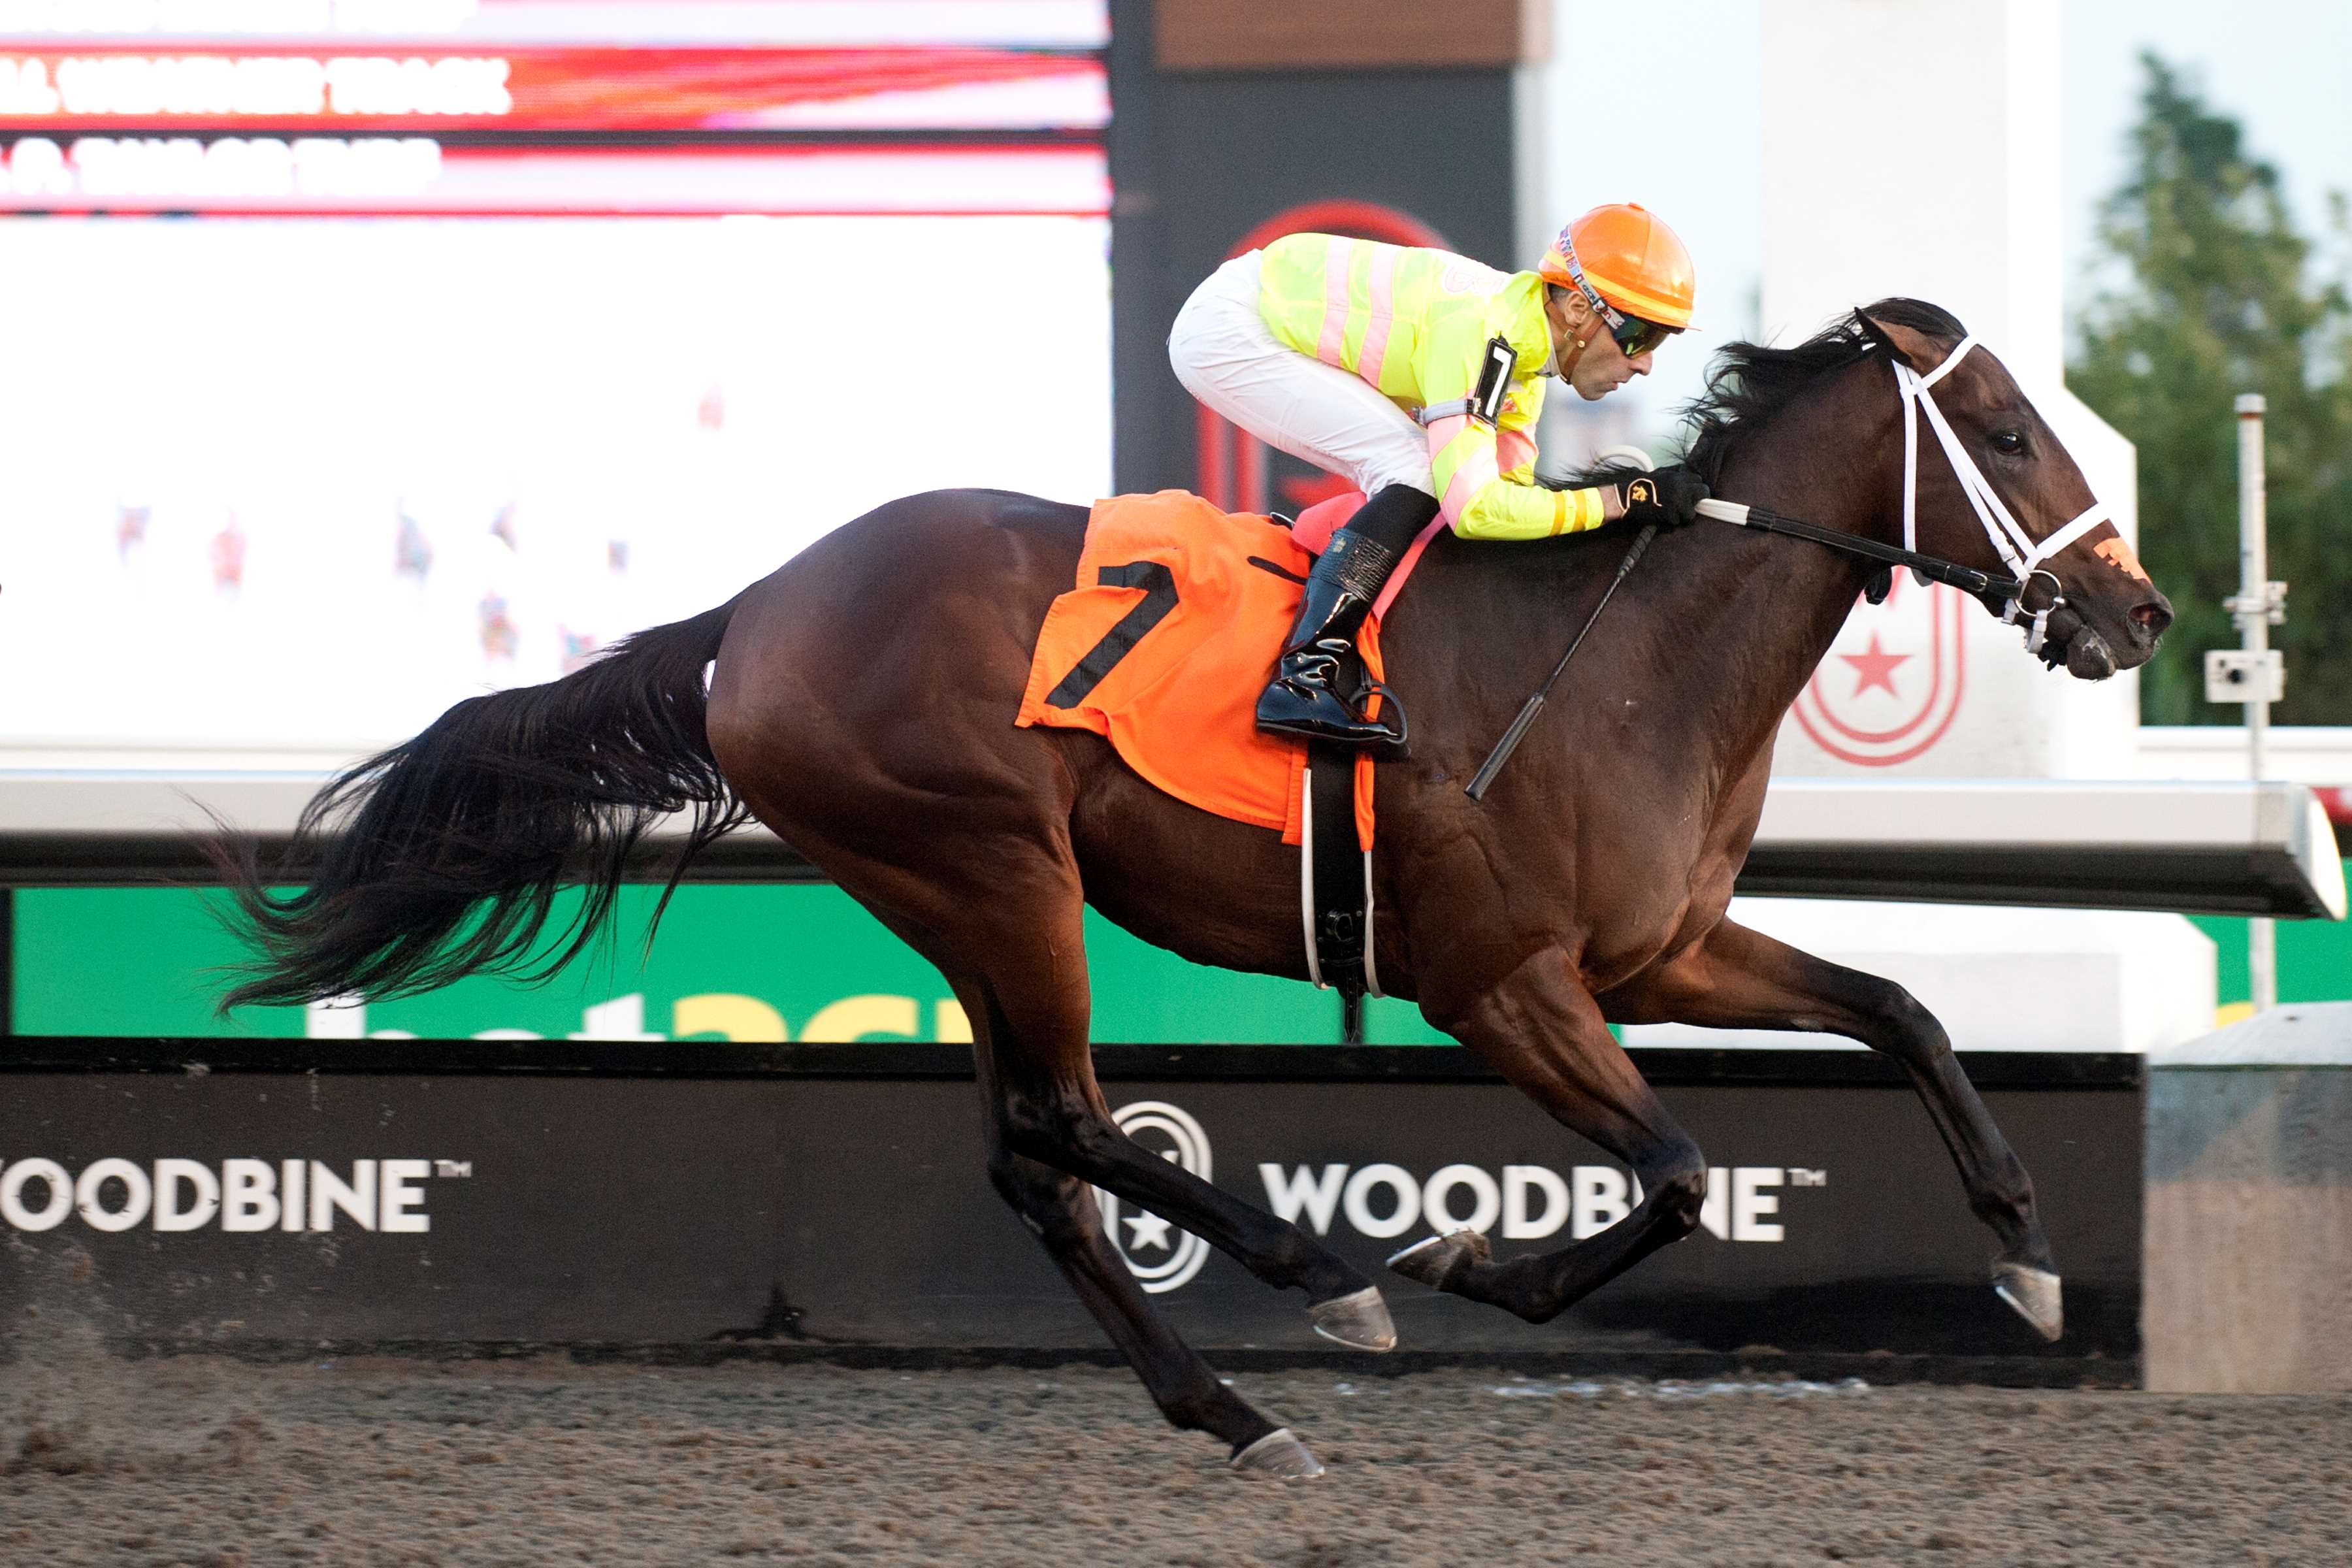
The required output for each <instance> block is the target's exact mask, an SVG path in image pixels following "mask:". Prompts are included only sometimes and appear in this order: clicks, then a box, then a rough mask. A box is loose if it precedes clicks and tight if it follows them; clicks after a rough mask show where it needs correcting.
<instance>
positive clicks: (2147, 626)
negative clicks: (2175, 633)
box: [2131, 599, 2172, 637]
mask: <svg viewBox="0 0 2352 1568" xmlns="http://www.w3.org/2000/svg"><path fill="white" fill-rule="evenodd" d="M2131 622H2132V625H2133V626H2137V627H2138V628H2139V629H2140V631H2141V632H2143V633H2144V634H2146V635H2147V636H2148V637H2162V636H2163V635H2164V628H2165V627H2167V626H2170V625H2171V624H2172V606H2171V605H2168V604H2166V603H2165V602H2164V601H2163V600H2161V599H2150V600H2148V601H2147V603H2146V604H2144V605H2133V606H2132V611H2131Z"/></svg>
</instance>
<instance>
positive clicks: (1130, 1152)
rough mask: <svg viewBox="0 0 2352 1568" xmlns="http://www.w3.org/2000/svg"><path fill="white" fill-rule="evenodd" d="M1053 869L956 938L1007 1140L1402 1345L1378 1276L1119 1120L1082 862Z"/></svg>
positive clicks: (1343, 1338)
mask: <svg viewBox="0 0 2352 1568" xmlns="http://www.w3.org/2000/svg"><path fill="white" fill-rule="evenodd" d="M1043 875H1044V876H1045V878H1046V879H1050V880H1059V879H1060V878H1061V877H1062V876H1064V875H1066V878H1067V886H1066V888H1063V889H1058V890H1055V889H1051V888H1050V886H1040V885H1039V881H1040V879H1038V878H1029V879H1024V884H1023V885H1024V889H1025V891H1024V896H1023V897H1021V898H1018V899H1013V900H1007V902H1008V903H1009V904H1010V905H1012V906H1013V907H1016V908H1019V909H1020V910H1022V912H1023V919H1022V920H1021V921H1019V922H1018V925H1017V927H1016V926H1013V925H1010V924H1008V925H1005V926H1003V927H1001V928H1000V929H999V930H997V931H994V932H993V933H992V939H991V940H989V941H987V942H977V943H974V942H960V943H958V944H957V948H958V951H959V952H960V953H961V954H964V955H978V956H977V962H976V965H975V966H976V967H977V968H978V970H979V971H980V973H979V977H978V979H977V980H976V981H973V982H971V985H972V988H973V990H974V992H975V994H976V998H977V999H978V1000H979V1001H980V1003H981V1008H980V1010H979V1011H978V1012H977V1013H975V1015H974V1016H973V1019H972V1023H973V1029H974V1034H975V1037H977V1036H978V1033H979V1031H980V1029H981V1028H982V1027H983V1026H984V1027H985V1028H986V1030H987V1033H988V1037H989V1039H990V1040H991V1041H992V1047H991V1050H990V1058H991V1071H992V1077H993V1080H994V1089H995V1093H994V1099H995V1101H996V1112H995V1113H996V1114H997V1115H998V1116H999V1117H1000V1118H1001V1137H1002V1139H1003V1144H1004V1147H1005V1148H1006V1149H1008V1150H1009V1151H1010V1152H1013V1153H1015V1154H1019V1155H1023V1156H1025V1157H1026V1158H1028V1159H1031V1160H1034V1161H1036V1162H1037V1163H1040V1164H1044V1165H1050V1166H1052V1167H1053V1168H1054V1169H1055V1170H1058V1171H1062V1172H1066V1173H1068V1174H1070V1175H1073V1176H1077V1177H1080V1178H1082V1179H1083V1180H1085V1181H1087V1182H1091V1183H1093V1184H1095V1185H1097V1186H1098V1187H1102V1188H1105V1189H1107V1190H1108V1191H1109V1192H1111V1193H1114V1194H1118V1196H1119V1197H1122V1198H1125V1199H1127V1200H1128V1201H1129V1202H1130V1203H1133V1204H1136V1205H1139V1206H1141V1207H1143V1208H1147V1209H1149V1210H1150V1211H1151V1212H1152V1213H1153V1214H1156V1215H1160V1217H1161V1218H1163V1219H1167V1220H1171V1221H1173V1222H1174V1223H1175V1224H1177V1225H1179V1226H1182V1227H1183V1228H1184V1229H1185V1230H1188V1231H1190V1232H1192V1234H1193V1235H1194V1236H1197V1237H1200V1238H1201V1239H1202V1241H1205V1242H1207V1243H1208V1244H1209V1245H1210V1246H1212V1247H1216V1248H1217V1249H1218V1250H1219V1251H1221V1252H1223V1253H1225V1254H1227V1255H1228V1256H1230V1257H1231V1258H1234V1260H1235V1261H1237V1262H1239V1263H1240V1264H1241V1265H1242V1267H1244V1268H1247V1269H1248V1270H1249V1271H1250V1272H1251V1273H1253V1274H1255V1275H1256V1276H1257V1277H1258V1278H1259V1279H1263V1280H1264V1281H1265V1282H1266V1283H1267V1284H1269V1285H1272V1286H1274V1287H1275V1288H1276V1289H1290V1288H1293V1287H1296V1288H1297V1289H1303V1290H1305V1291H1306V1292H1307V1315H1308V1317H1309V1319H1310V1320H1311V1321H1312V1322H1313V1324H1314V1326H1315V1328H1316V1329H1317V1331H1319V1332H1321V1333H1323V1334H1324V1335H1325V1336H1326V1337H1327V1338H1330V1339H1334V1340H1337V1341H1339V1342H1340V1343H1342V1344H1347V1345H1350V1346H1353V1347H1354V1348H1356V1349H1359V1350H1371V1351H1385V1350H1390V1349H1392V1348H1394V1346H1395V1344H1396V1329H1395V1326H1394V1325H1393V1324H1392V1323H1391V1321H1390V1320H1389V1313H1388V1308H1387V1307H1386V1305H1385V1304H1384V1303H1383V1302H1382V1301H1381V1295H1380V1292H1379V1290H1378V1289H1375V1288H1374V1287H1373V1285H1372V1284H1371V1282H1370V1280H1368V1279H1365V1278H1364V1277H1363V1276H1362V1275H1361V1274H1360V1273H1358V1272H1357V1271H1356V1270H1355V1269H1354V1268H1351V1267H1350V1266H1349V1265H1348V1264H1346V1263H1343V1262H1341V1261H1340V1260H1339V1258H1337V1257H1335V1256H1333V1255H1332V1254H1331V1253H1330V1252H1329V1251H1328V1249H1326V1248H1325V1247H1323V1246H1322V1245H1321V1244H1320V1243H1319V1242H1318V1241H1316V1240H1315V1239H1314V1238H1313V1237H1310V1236H1308V1235H1307V1233H1306V1232H1305V1231H1303V1230H1301V1229H1299V1227H1298V1226H1296V1225H1293V1224H1292V1223H1290V1222H1289V1221H1288V1220H1282V1219H1276V1218H1275V1217H1274V1215H1270V1214H1267V1213H1266V1212H1265V1210H1263V1209H1260V1208H1256V1207H1254V1206H1253V1205H1249V1204H1247V1203H1244V1202H1243V1201H1242V1200H1241V1199H1240V1198H1237V1197H1235V1196H1234V1195H1233V1194H1230V1193H1227V1192H1224V1191H1222V1190H1221V1189H1219V1188H1217V1187H1214V1186H1212V1185H1211V1184H1208V1183H1207V1182H1205V1181H1202V1179H1201V1178H1200V1177H1198V1176H1196V1175H1194V1174H1192V1173H1191V1172H1190V1171H1186V1170H1184V1169H1182V1168H1181V1167H1180V1166H1178V1165H1175V1164H1172V1163H1170V1162H1168V1161H1166V1160H1162V1159H1160V1158H1159V1157H1158V1156H1156V1155H1154V1154H1153V1153H1151V1152H1150V1151H1149V1150H1147V1149H1145V1148H1144V1147H1143V1146H1142V1145H1141V1144H1139V1143H1138V1142H1135V1141H1134V1140H1133V1139H1131V1138H1129V1137H1128V1135H1127V1134H1126V1133H1124V1132H1122V1131H1119V1129H1118V1123H1117V1122H1116V1121H1113V1120H1112V1119H1111V1112H1110V1107H1109V1106H1108V1104H1106V1103H1105V1102H1104V1100H1103V1097H1102V1090H1101V1089H1100V1088H1099V1087H1098V1086H1097V1084H1096V1082H1095V1074H1094V1060H1093V1056H1092V1051H1091V1047H1090V1045H1089V1042H1088V1039H1087V1023H1088V1010H1089V998H1088V994H1087V973H1086V948H1085V942H1084V927H1083V923H1082V916H1083V913H1084V906H1083V905H1082V904H1081V903H1080V901H1079V899H1078V895H1077V889H1076V873H1075V871H1074V870H1067V871H1065V869H1064V868H1047V870H1046V872H1045V873H1044V874H1043ZM934 962H939V961H938V960H937V959H935V960H934ZM942 967H943V968H947V969H949V970H950V973H953V972H954V971H953V968H952V966H951V965H949V964H942ZM966 1010H967V1011H971V1010H972V1009H971V1007H970V1006H969V1005H967V1009H966Z"/></svg>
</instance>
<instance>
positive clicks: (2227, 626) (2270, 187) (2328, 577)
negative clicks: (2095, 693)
mask: <svg viewBox="0 0 2352 1568" xmlns="http://www.w3.org/2000/svg"><path fill="white" fill-rule="evenodd" d="M2141 63H2142V64H2143V65H2144V66H2145V67H2146V68H2147V89H2146V90H2145V92H2144V93H2143V95H2142V98H2141V107H2142V114H2141V118H2140V121H2139V123H2138V125H2137V127H2136V128H2135V129H2134V131H2133V132H2132V146H2133V149H2134V152H2135V154H2136V157H2135V166H2134V168H2133V172H2132V174H2131V177H2130V178H2129V179H2128V180H2127V181H2126V183H2125V184H2124V185H2123V186H2122V188H2121V189H2119V190H2117V191H2116V193H2115V194H2114V195H2112V196H2110V197H2109V198H2108V199H2107V201H2106V204H2105V207H2104V209H2103V213H2102V221H2101V225H2100V238H2101V243H2102V245H2103V247H2105V250H2106V251H2107V252H2108V253H2109V255H2110V258H2111V259H2112V261H2113V262H2115V263H2119V264H2120V265H2119V266H2118V267H2117V268H2116V270H2117V272H2118V273H2119V274H2124V275H2127V276H2128V279H2129V282H2128V284H2127V285H2121V286H2118V287H2116V288H2115V289H2110V290H2108V291H2106V292H2104V293H2102V294H2101V295H2100V296H2099V297H2098V298H2097V299H2096V300H2095V302H2094V303H2093V304H2092V306H2091V307H2090V309H2089V310H2086V311H2085V312H2084V317H2083V320H2082V321H2081V323H2080V326H2081V340H2080V345H2079V350H2078V353H2077V354H2076V356H2075V358H2074V363H2072V364H2071V365H2070V366H2069V367H2068V374H2067V378H2066V379H2067V384H2069V385H2070V386H2072V387H2073V388H2074V392H2075V394H2076V395H2078V396H2080V397H2081V398H2082V399H2083V401H2084V402H2085V403H2087V404H2089V405H2091V406H2092V407H2093V408H2095V409H2096V410H2098V412H2099V413H2100V415H2101V416H2104V417H2105V419H2106V421H2107V422H2108V423H2109V424H2111V425H2113V426H2115V427H2116V429H2118V430H2120V431H2122V432H2123V433H2124V434H2125V435H2126V436H2127V437H2130V438H2131V439H2132V440H2133V441H2134V442H2135V443H2137V446H2138V447H2139V543H2140V554H2141V556H2142V557H2143V559H2144V560H2145V561H2146V562H2147V569H2148V572H2149V574H2151V575H2152V576H2154V577H2155V579H2156V581H2157V584H2158V586H2159V587H2161V588H2163V589H2164V591H2165V592H2166V593H2167V594H2168V595H2170V596H2171V599H2172V605H2173V608H2174V609H2175V610H2176V611H2177V612H2179V620H2177V621H2176V622H2175V623H2174V625H2173V628H2172V630H2171V632H2170V633H2169V634H2168V636H2167V637H2165V639H2164V647H2163V648H2162V650H2161V651H2160V652H2159V653H2158V656H2157V658H2155V659H2154V660H2153V661H2152V662H2151V663H2150V664H2149V665H2148V666H2147V671H2146V673H2145V674H2144V675H2143V676H2142V679H2141V686H2140V715H2141V717H2142V718H2143V719H2144V720H2146V721H2147V722H2149V723H2151V724H2198V723H2207V724H2231V723H2236V722H2238V721H2239V720H2240V710H2239V709H2237V708H2235V707H2225V706H2221V705H2219V704H2214V703H2209V702H2207V701H2206V700H2204V685H2205V677H2204V657H2205V652H2206V650H2207V649H2209V648H2214V647H2236V646H2237V645H2238V632H2237V628H2236V626H2235V625H2234V624H2233V623H2232V622H2231V619H2230V616H2229V614H2228V612H2226V611H2225V610H2223V609H2222V608H2221V600H2222V599H2223V598H2224V597H2225V596H2227V595H2231V594H2234V593H2236V592H2237V589H2238V500H2237V484H2238V479H2237V435H2236V429H2235V419H2234V416H2233V415H2232V412H2231V405H2232V404H2233V402H2234V400H2235V398H2236V396H2237V395H2238V394H2240V393H2242V392H2259V393H2261V394H2263V396H2264V397H2265V398H2267V399H2268V400H2269V405H2270V409H2269V416H2268V424H2267V430H2266V435H2267V438H2268V447H2269V450H2268V461H2267V462H2266V464H2265V465H2264V466H2265V468H2266V469H2267V478H2268V480H2269V489H2270V562H2271V575H2272V576H2273V577H2275V578H2284V580H2286V581H2287V582H2288V583H2289V584H2292V591H2291V593H2290V594H2289V595H2288V601H2287V604H2288V616H2287V622H2286V625H2285V626H2283V627H2276V628H2273V631H2272V634H2271V635H2272V639H2273V647H2283V648H2284V649H2285V651H2286V664H2287V689H2286V700H2285V702H2284V704H2282V705H2281V706H2279V707H2278V708H2275V709H2273V710H2272V711H2273V716H2274V717H2275V718H2276V719H2277V720H2278V721H2280V722H2282V723H2288V724H2345V723H2352V563H2347V560H2346V559H2345V557H2346V546H2347V542H2352V377H2347V374H2346V372H2347V368H2352V354H2347V346H2352V303H2347V298H2346V294H2345V289H2344V286H2343V282H2342V280H2341V279H2340V277H2339V278H2335V279H2315V277H2314V276H2313V273H2314V271H2315V253H2314V248H2313V246H2312V244H2311V242H2310V241H2309V240H2307V239H2305V238H2304V237H2302V236H2300V235H2298V234H2297V233H2296V232H2295V229H2294V224H2293V222H2292V220H2291V218H2290V216H2289V214H2288V211H2287V206H2286V202H2285V199H2284V192H2283V191H2282V189H2281V184H2280V180H2279V174H2278V170H2277V169H2276V168H2275V167H2273V165H2272V164H2270V163H2265V162H2263V161H2262V160H2260V159H2257V158H2255V157H2253V156H2252V154H2251V153H2248V152H2247V150H2246V148H2245V146H2244V139H2243V136H2242V132H2241V130H2240V127H2239V125H2238V122H2237V121H2234V120H2232V119H2231V118H2229V117H2228V116H2226V115H2223V114H2220V113H2217V112H2215V111H2214V110H2211V109H2210V108H2209V107H2208V106H2207V105H2206V103H2205V102H2204V100H2203V99H2202V97H2201V96H2200V94H2199V92H2198V91H2197V90H2196V89H2195V88H2194V86H2193V85H2192V84H2190V83H2188V82H2185V81H2184V80H2183V79H2182V78H2181V75H2180V73H2179V71H2177V70H2175V69H2174V68H2171V67H2170V66H2168V65H2167V64H2166V63H2165V62H2164V61H2162V60H2161V59H2158V58H2157V57H2156V56H2155V55H2152V54H2146V55H2143V56H2141ZM2335 206H2336V214H2335V219H2336V232H2337V233H2338V234H2339V236H2340V235H2341V234H2342V233H2343V231H2344V204H2343V198H2342V197H2340V196H2339V197H2337V198H2336V203H2335Z"/></svg>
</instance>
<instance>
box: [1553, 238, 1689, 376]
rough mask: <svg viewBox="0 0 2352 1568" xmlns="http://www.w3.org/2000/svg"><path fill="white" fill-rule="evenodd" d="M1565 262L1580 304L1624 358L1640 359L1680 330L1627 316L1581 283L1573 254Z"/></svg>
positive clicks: (1581, 272) (1581, 275)
mask: <svg viewBox="0 0 2352 1568" xmlns="http://www.w3.org/2000/svg"><path fill="white" fill-rule="evenodd" d="M1563 243H1565V241H1563ZM1567 259H1568V275H1569V276H1570V278H1573V279H1576V287H1577V291H1578V292H1580V293H1581V294H1582V295H1583V296H1584V302H1585V303H1586V304H1588V305H1591V307H1592V311H1593V314H1595V315H1597V316H1599V317H1600V318H1601V323H1602V324H1603V325H1604V326H1606V327H1607V328H1608V329H1609V335H1610V336H1611V337H1612V338H1614V339H1616V340H1617V348H1618V350H1619V352H1620V353H1623V354H1624V356H1625V357H1626V358H1627V359H1640V358H1641V357H1642V356H1643V354H1645V353H1649V352H1650V351H1651V350H1652V349H1654V348H1656V347H1657V346H1658V345H1659V344H1660V343H1662V342H1665V341H1666V340H1667V339H1668V338H1671V337H1673V336H1674V335H1675V333H1676V332H1678V331H1682V329H1681V328H1680V327H1667V326H1661V325H1660V324H1659V323H1657V322H1656V321H1643V319H1642V318H1641V317H1639V316H1629V315H1627V314H1626V313H1625V312H1624V311H1622V310H1619V309H1618V308H1617V307H1616V306H1614V305H1612V304H1611V303H1610V302H1609V301H1608V300H1604V299H1602V298H1601V291H1600V290H1599V289H1595V288H1593V286H1592V285H1591V284H1590V283H1588V282H1586V281H1585V279H1584V266H1583V264H1582V263H1581V262H1580V261H1578V260H1577V259H1576V252H1575V251H1573V250H1570V251H1569V252H1568V253H1567Z"/></svg>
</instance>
